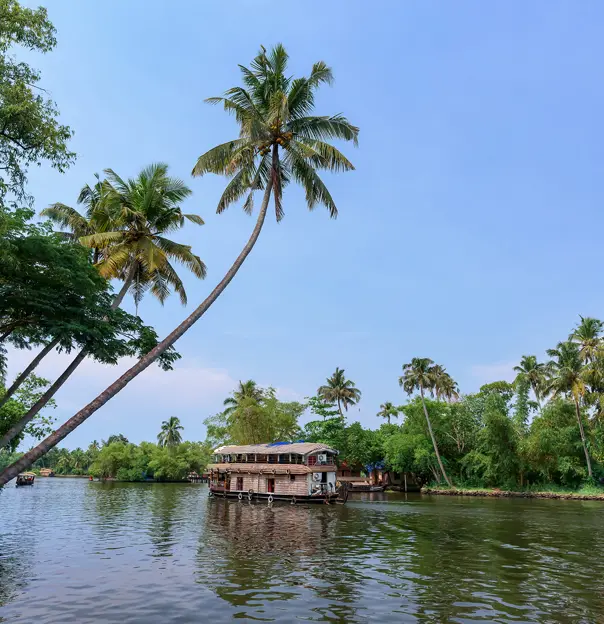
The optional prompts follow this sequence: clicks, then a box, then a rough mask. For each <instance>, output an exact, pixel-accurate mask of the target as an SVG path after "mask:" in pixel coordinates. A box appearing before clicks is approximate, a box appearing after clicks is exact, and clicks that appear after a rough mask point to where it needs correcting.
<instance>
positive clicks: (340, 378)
mask: <svg viewBox="0 0 604 624" xmlns="http://www.w3.org/2000/svg"><path fill="white" fill-rule="evenodd" d="M344 373H345V371H344V369H343V368H337V367H336V371H335V373H334V374H333V375H332V376H331V377H328V378H327V384H326V385H324V386H320V387H319V389H318V390H317V394H318V395H319V396H320V397H321V398H322V399H323V400H325V401H328V402H329V403H337V405H338V411H339V412H340V417H341V418H344V412H343V411H342V407H343V408H344V409H345V410H346V411H348V408H349V407H351V406H352V405H356V404H357V403H358V402H359V401H360V400H361V391H360V390H359V389H358V388H357V387H356V384H355V383H354V381H351V380H350V379H346V375H345V374H344Z"/></svg>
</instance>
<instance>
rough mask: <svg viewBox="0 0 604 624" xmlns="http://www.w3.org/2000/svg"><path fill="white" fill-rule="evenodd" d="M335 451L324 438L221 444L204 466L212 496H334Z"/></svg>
mask: <svg viewBox="0 0 604 624" xmlns="http://www.w3.org/2000/svg"><path fill="white" fill-rule="evenodd" d="M337 454H338V451H336V450H335V449H332V448H330V447H328V446H326V445H325V444H314V443H312V444H311V443H305V442H291V443H290V442H273V443H272V444H249V445H246V446H221V447H219V448H217V449H216V450H215V451H214V463H212V464H210V465H209V466H208V468H209V469H210V496H224V497H231V498H238V499H239V500H243V499H245V500H249V501H251V500H257V499H259V498H260V499H265V500H267V501H268V502H269V503H272V502H273V500H283V501H290V502H291V503H292V504H295V503H296V502H300V503H301V502H305V503H315V502H316V503H330V502H335V501H336V500H337V499H338V497H339V492H338V489H337V487H336V462H335V457H336V455H337ZM344 494H345V493H344ZM340 498H345V496H344V497H340Z"/></svg>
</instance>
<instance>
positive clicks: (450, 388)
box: [432, 364, 459, 401]
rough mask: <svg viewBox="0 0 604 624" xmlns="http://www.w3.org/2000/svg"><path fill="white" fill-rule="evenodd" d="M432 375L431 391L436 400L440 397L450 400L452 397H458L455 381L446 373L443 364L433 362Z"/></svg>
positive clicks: (440, 398) (439, 399)
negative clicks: (432, 386)
mask: <svg viewBox="0 0 604 624" xmlns="http://www.w3.org/2000/svg"><path fill="white" fill-rule="evenodd" d="M432 377H433V378H434V388H433V392H434V396H435V397H436V399H437V401H441V400H442V399H446V400H447V401H451V400H452V399H457V398H459V388H458V386H457V382H455V381H454V380H453V377H451V375H449V373H447V370H446V369H445V367H444V366H441V365H440V364H434V366H432Z"/></svg>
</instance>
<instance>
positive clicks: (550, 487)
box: [422, 483, 604, 498]
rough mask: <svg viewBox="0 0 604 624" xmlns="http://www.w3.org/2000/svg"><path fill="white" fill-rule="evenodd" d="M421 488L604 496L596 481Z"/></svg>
mask: <svg viewBox="0 0 604 624" xmlns="http://www.w3.org/2000/svg"><path fill="white" fill-rule="evenodd" d="M423 490H427V491H431V492H457V493H459V494H465V493H467V494H478V493H482V492H483V493H484V494H485V495H493V496H495V495H497V494H498V493H504V492H505V493H508V494H511V495H513V494H518V495H530V494H535V495H537V494H542V495H547V494H550V495H559V496H560V495H563V496H569V497H572V496H598V497H602V498H604V486H602V485H598V484H597V483H584V484H582V485H581V486H580V487H578V488H571V487H562V486H560V485H557V484H556V483H536V484H532V485H528V486H524V487H514V488H509V489H508V488H505V487H501V488H497V487H483V486H476V485H466V484H463V483H460V484H457V485H455V484H454V486H453V487H452V488H450V487H449V486H448V485H443V484H438V483H430V484H428V485H426V486H424V487H423V488H422V491H423Z"/></svg>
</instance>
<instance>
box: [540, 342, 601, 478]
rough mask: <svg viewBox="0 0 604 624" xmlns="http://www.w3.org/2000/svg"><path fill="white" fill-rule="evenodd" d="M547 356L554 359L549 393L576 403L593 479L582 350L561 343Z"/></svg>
mask: <svg viewBox="0 0 604 624" xmlns="http://www.w3.org/2000/svg"><path fill="white" fill-rule="evenodd" d="M547 354H548V355H549V356H550V357H551V358H552V359H551V360H550V361H549V362H548V364H547V367H548V370H549V373H550V380H549V383H548V386H547V390H548V392H551V393H552V394H553V396H554V398H556V397H558V396H560V395H564V396H569V395H570V396H572V398H573V401H574V403H575V414H576V416H577V423H578V425H579V432H580V433H581V443H582V444H583V452H584V453H585V463H586V464H587V474H588V476H589V478H590V479H591V478H592V476H593V473H592V470H591V459H590V457H589V451H588V450H587V440H586V438H585V429H584V428H583V418H582V417H581V410H580V408H579V402H580V400H581V399H582V398H583V395H584V394H585V380H584V373H585V370H584V368H583V362H582V353H581V348H580V347H579V345H578V344H577V343H574V342H571V341H570V340H569V341H567V342H560V343H558V346H557V347H556V348H555V349H548V351H547Z"/></svg>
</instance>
